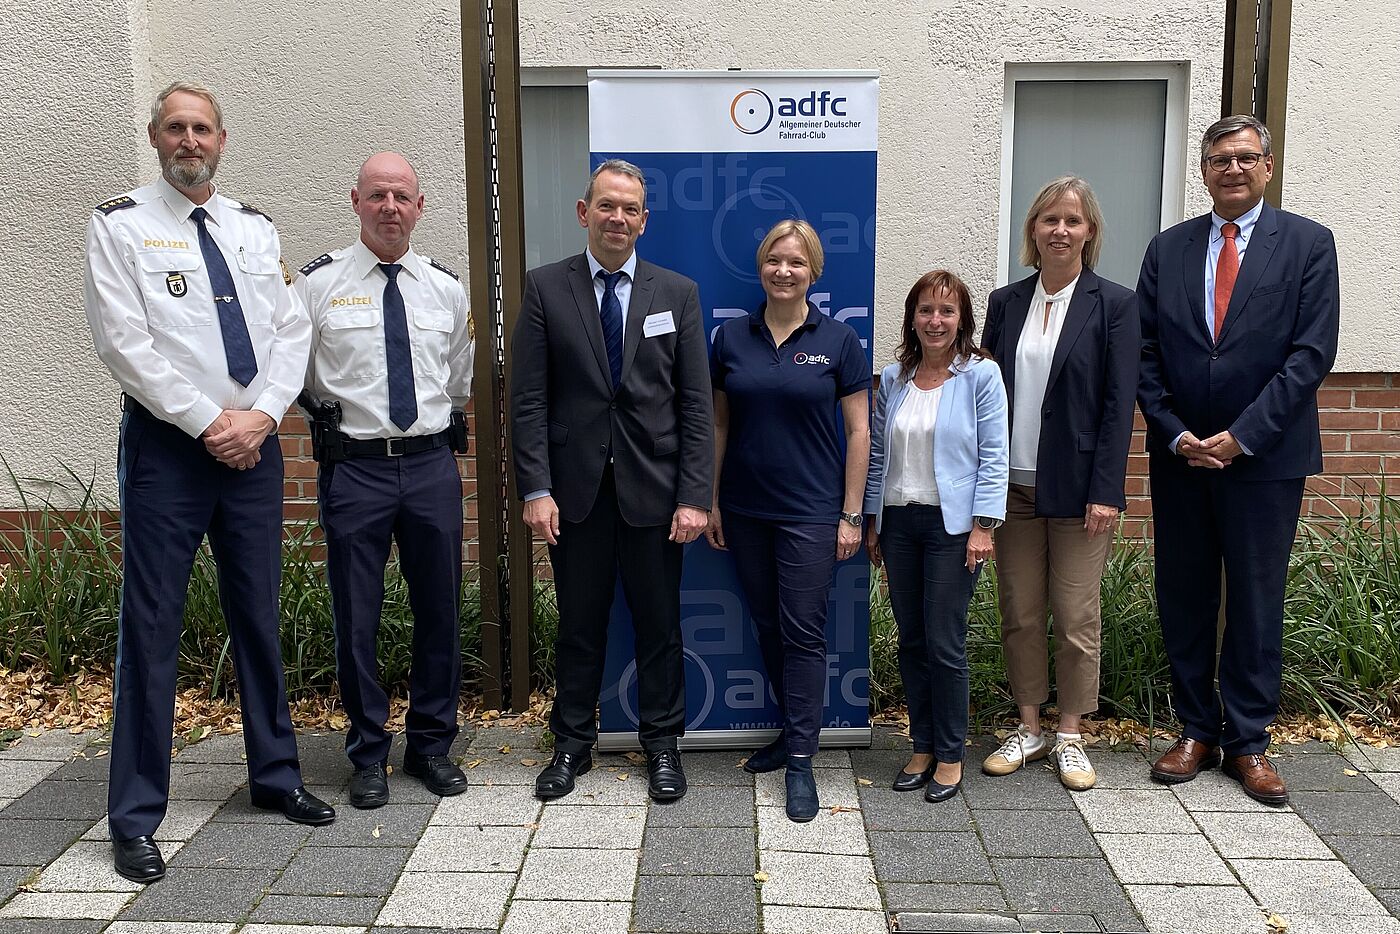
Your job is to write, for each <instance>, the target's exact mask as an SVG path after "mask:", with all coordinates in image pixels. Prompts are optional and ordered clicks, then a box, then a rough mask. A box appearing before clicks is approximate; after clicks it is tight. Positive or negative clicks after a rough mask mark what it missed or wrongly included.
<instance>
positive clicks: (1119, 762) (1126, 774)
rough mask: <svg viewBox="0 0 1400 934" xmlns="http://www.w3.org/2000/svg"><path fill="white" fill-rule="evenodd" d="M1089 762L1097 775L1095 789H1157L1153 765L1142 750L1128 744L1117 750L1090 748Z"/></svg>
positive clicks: (1120, 746)
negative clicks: (1152, 769) (1152, 770)
mask: <svg viewBox="0 0 1400 934" xmlns="http://www.w3.org/2000/svg"><path fill="white" fill-rule="evenodd" d="M1089 761H1090V762H1091V763H1093V765H1094V772H1095V773H1096V775H1097V781H1096V782H1095V784H1094V787H1095V788H1143V789H1146V788H1156V787H1159V786H1158V785H1157V784H1156V783H1155V782H1153V781H1152V774H1151V768H1152V764H1151V763H1150V762H1148V761H1147V756H1145V755H1144V754H1143V753H1142V750H1140V749H1137V748H1135V747H1133V746H1129V745H1127V744H1120V745H1119V746H1118V747H1116V748H1111V747H1100V746H1090V747H1089Z"/></svg>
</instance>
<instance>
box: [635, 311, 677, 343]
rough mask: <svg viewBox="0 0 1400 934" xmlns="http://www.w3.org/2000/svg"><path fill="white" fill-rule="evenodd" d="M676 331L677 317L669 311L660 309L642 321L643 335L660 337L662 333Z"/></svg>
mask: <svg viewBox="0 0 1400 934" xmlns="http://www.w3.org/2000/svg"><path fill="white" fill-rule="evenodd" d="M675 332H676V319H675V318H673V317H672V316H671V313H670V312H669V311H660V312H657V313H656V314H654V315H647V316H646V320H644V321H643V322H642V336H643V337H658V336H660V335H662V334H674V333H675Z"/></svg>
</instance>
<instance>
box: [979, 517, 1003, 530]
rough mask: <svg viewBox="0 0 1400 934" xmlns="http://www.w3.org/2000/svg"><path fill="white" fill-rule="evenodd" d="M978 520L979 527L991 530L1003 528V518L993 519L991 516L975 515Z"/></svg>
mask: <svg viewBox="0 0 1400 934" xmlns="http://www.w3.org/2000/svg"><path fill="white" fill-rule="evenodd" d="M973 518H974V519H976V520H977V527H978V528H979V529H985V530H986V531H988V532H990V531H992V530H993V529H999V528H1001V524H1002V520H1001V519H993V518H992V517H991V516H973Z"/></svg>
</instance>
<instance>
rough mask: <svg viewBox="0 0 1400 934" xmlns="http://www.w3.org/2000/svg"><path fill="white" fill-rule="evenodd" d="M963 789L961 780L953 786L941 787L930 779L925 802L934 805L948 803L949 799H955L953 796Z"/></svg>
mask: <svg viewBox="0 0 1400 934" xmlns="http://www.w3.org/2000/svg"><path fill="white" fill-rule="evenodd" d="M961 787H962V779H961V778H960V779H958V780H957V781H956V782H954V783H953V784H951V785H940V784H939V783H938V782H936V781H934V780H933V779H932V778H930V779H929V780H928V787H927V788H925V789H924V800H925V801H928V802H930V803H932V804H937V803H938V802H939V801H947V800H948V799H949V798H951V797H953V795H955V794H957V793H958V789H959V788H961Z"/></svg>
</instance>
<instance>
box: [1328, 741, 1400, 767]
mask: <svg viewBox="0 0 1400 934" xmlns="http://www.w3.org/2000/svg"><path fill="white" fill-rule="evenodd" d="M1342 755H1344V756H1346V758H1347V761H1349V762H1350V763H1351V764H1352V766H1353V767H1354V768H1356V769H1358V770H1360V771H1362V772H1400V746H1366V745H1356V744H1348V745H1346V746H1344V747H1343V748H1342Z"/></svg>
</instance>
